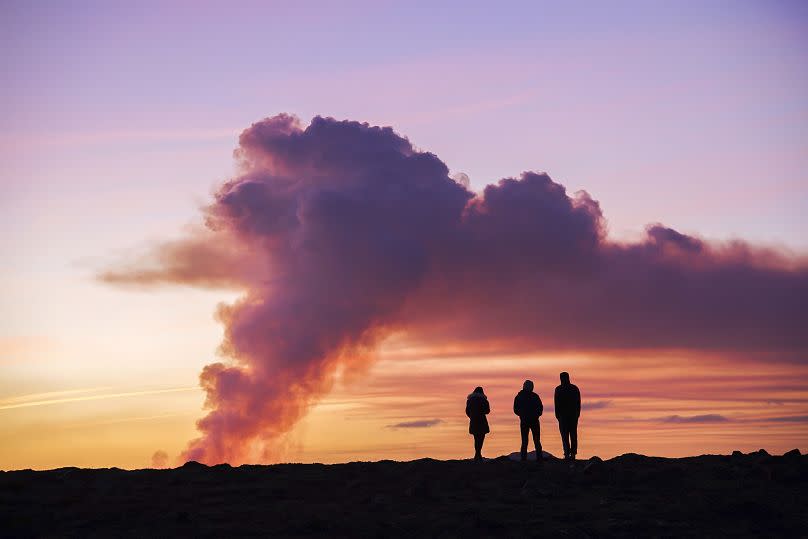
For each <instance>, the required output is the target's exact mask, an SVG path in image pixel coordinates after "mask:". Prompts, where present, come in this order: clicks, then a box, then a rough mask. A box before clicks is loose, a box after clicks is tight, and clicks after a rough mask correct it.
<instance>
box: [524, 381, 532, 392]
mask: <svg viewBox="0 0 808 539" xmlns="http://www.w3.org/2000/svg"><path fill="white" fill-rule="evenodd" d="M522 390H524V391H533V382H531V381H530V380H525V383H524V384H522Z"/></svg>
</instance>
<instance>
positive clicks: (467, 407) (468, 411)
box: [466, 399, 471, 419]
mask: <svg viewBox="0 0 808 539" xmlns="http://www.w3.org/2000/svg"><path fill="white" fill-rule="evenodd" d="M470 404H471V399H466V417H468V418H469V419H471V410H469V405H470Z"/></svg>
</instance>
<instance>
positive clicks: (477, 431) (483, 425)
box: [466, 387, 491, 461]
mask: <svg viewBox="0 0 808 539" xmlns="http://www.w3.org/2000/svg"><path fill="white" fill-rule="evenodd" d="M490 412H491V406H490V405H489V404H488V397H486V396H485V393H483V388H481V387H476V388H474V391H472V392H471V394H470V395H469V396H468V397H466V415H467V416H468V418H469V434H471V435H472V436H474V460H477V461H479V460H482V459H483V455H482V450H483V442H484V441H485V435H486V434H488V433H489V432H490V431H491V429H489V428H488V418H486V417H485V416H486V415H487V414H489V413H490Z"/></svg>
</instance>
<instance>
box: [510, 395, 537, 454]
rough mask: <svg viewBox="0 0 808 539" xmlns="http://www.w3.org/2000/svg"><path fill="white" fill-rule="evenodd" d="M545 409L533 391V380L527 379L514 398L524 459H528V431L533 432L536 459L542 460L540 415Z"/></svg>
mask: <svg viewBox="0 0 808 539" xmlns="http://www.w3.org/2000/svg"><path fill="white" fill-rule="evenodd" d="M543 411H544V406H542V404H541V399H540V398H539V396H538V395H536V394H535V393H533V382H531V381H530V380H525V383H524V384H523V385H522V391H520V392H519V393H517V394H516V397H515V398H514V399H513V413H515V414H516V415H518V416H519V430H520V432H521V434H522V448H521V456H522V460H527V433H528V432H532V433H533V446H534V447H535V448H536V460H537V461H539V462H541V459H542V454H541V437H540V433H539V416H541V413H542V412H543Z"/></svg>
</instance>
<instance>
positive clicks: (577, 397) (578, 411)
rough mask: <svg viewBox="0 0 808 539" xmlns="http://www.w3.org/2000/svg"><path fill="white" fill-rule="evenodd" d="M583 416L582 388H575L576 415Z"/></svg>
mask: <svg viewBox="0 0 808 539" xmlns="http://www.w3.org/2000/svg"><path fill="white" fill-rule="evenodd" d="M580 416H581V390H580V389H578V388H577V387H576V388H575V417H580Z"/></svg>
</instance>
